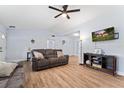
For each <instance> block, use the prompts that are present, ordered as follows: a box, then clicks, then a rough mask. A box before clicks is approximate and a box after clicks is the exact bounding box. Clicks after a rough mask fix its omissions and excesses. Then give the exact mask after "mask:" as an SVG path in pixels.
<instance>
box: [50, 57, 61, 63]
mask: <svg viewBox="0 0 124 93" xmlns="http://www.w3.org/2000/svg"><path fill="white" fill-rule="evenodd" d="M48 60H49V63H50V64H53V63H59V61H58V58H49V59H48Z"/></svg>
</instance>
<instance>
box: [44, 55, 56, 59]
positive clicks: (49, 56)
mask: <svg viewBox="0 0 124 93" xmlns="http://www.w3.org/2000/svg"><path fill="white" fill-rule="evenodd" d="M46 58H47V59H49V58H57V55H46Z"/></svg>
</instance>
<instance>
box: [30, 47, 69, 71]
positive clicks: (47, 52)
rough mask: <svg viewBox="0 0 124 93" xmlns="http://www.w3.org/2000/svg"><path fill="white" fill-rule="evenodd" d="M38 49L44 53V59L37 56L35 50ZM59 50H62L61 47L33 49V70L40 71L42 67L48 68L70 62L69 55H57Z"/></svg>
mask: <svg viewBox="0 0 124 93" xmlns="http://www.w3.org/2000/svg"><path fill="white" fill-rule="evenodd" d="M34 51H37V52H40V53H42V54H43V56H44V59H37V58H35V56H34V54H33V52H34ZM57 51H62V50H61V49H33V50H32V52H31V53H32V70H33V71H38V70H42V69H47V68H51V67H56V66H60V65H66V64H68V60H69V56H68V55H64V57H57Z"/></svg>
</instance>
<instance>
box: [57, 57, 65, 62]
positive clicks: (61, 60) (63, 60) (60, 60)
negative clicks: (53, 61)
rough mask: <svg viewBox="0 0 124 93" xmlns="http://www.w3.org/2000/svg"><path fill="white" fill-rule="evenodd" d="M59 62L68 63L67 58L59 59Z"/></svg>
mask: <svg viewBox="0 0 124 93" xmlns="http://www.w3.org/2000/svg"><path fill="white" fill-rule="evenodd" d="M58 61H59V62H66V61H67V60H66V57H59V58H58Z"/></svg>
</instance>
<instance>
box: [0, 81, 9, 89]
mask: <svg viewBox="0 0 124 93" xmlns="http://www.w3.org/2000/svg"><path fill="white" fill-rule="evenodd" d="M7 82H8V79H5V80H1V81H0V88H5V87H6V84H7Z"/></svg>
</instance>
